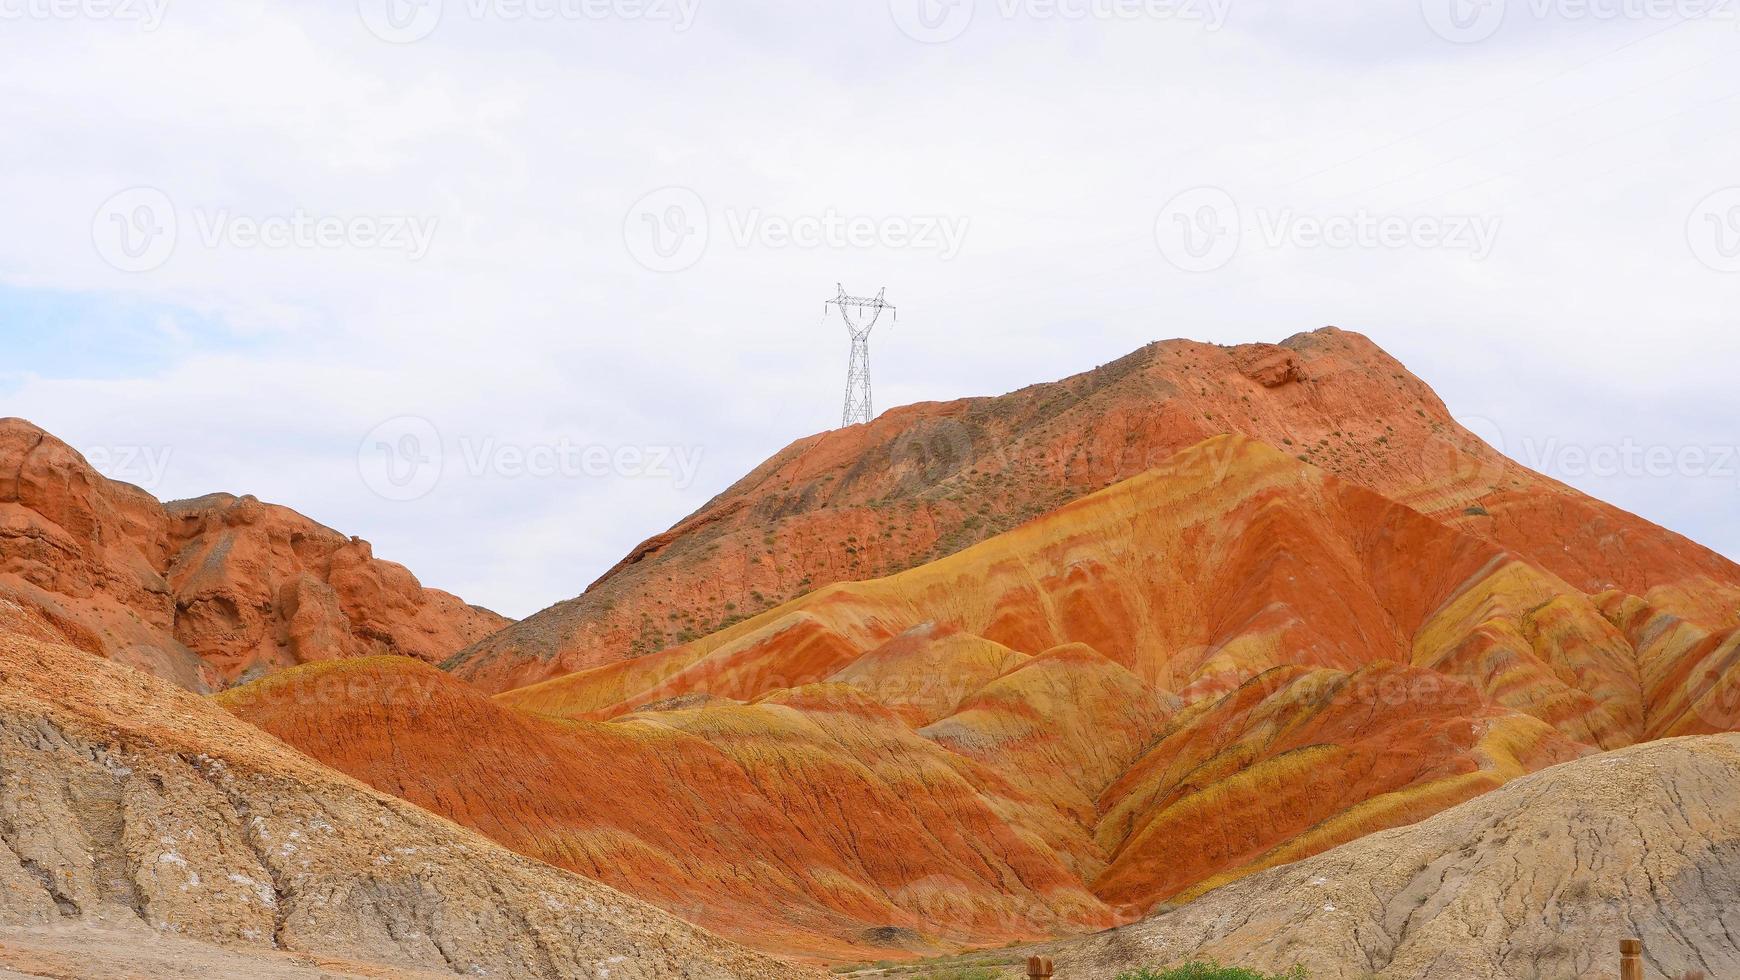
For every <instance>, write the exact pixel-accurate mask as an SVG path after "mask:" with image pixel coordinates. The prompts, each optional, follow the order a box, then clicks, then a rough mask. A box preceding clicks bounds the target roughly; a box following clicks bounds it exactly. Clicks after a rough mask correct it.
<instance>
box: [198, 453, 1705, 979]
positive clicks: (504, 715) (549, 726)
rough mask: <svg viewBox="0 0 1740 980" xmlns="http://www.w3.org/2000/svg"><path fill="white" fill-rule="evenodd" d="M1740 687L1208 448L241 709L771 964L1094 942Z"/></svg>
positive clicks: (1675, 726)
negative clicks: (592, 658)
mask: <svg viewBox="0 0 1740 980" xmlns="http://www.w3.org/2000/svg"><path fill="white" fill-rule="evenodd" d="M1591 506H1593V505H1592V504H1591ZM1629 520H1631V521H1635V519H1634V518H1632V519H1629ZM1636 525H1637V526H1638V527H1647V525H1643V524H1642V522H1636ZM1525 536H1526V535H1525ZM1693 554H1694V557H1697V556H1698V555H1701V554H1703V553H1702V552H1701V551H1694V553H1693ZM1662 594H1664V595H1670V596H1673V595H1678V593H1674V592H1671V591H1670V592H1664V593H1662ZM1693 598H1694V599H1695V595H1694V596H1693ZM1737 659H1740V631H1737V630H1735V629H1732V628H1729V629H1725V630H1723V629H1711V628H1707V627H1703V626H1698V625H1696V624H1693V623H1691V622H1689V621H1687V620H1685V619H1683V618H1681V617H1678V616H1676V615H1674V614H1672V613H1670V612H1667V611H1665V610H1664V609H1663V608H1661V607H1660V606H1658V605H1656V604H1654V603H1652V602H1651V601H1649V600H1646V599H1644V598H1641V597H1636V596H1629V595H1627V594H1625V593H1623V592H1621V591H1617V590H1612V591H1602V592H1596V593H1594V594H1591V593H1590V592H1588V591H1585V590H1584V589H1582V588H1579V587H1578V586H1576V585H1573V584H1572V583H1571V582H1569V581H1567V580H1566V579H1565V578H1564V577H1563V576H1562V575H1560V574H1558V573H1556V572H1554V571H1553V570H1551V569H1549V568H1546V567H1543V564H1542V563H1540V562H1537V561H1535V560H1533V559H1531V558H1529V557H1526V556H1524V555H1522V554H1520V553H1519V552H1518V551H1516V550H1512V549H1509V548H1506V547H1504V546H1503V545H1501V544H1498V543H1496V542H1494V541H1492V540H1490V539H1489V538H1486V537H1483V536H1480V535H1476V534H1472V533H1469V532H1468V531H1467V530H1464V529H1461V528H1458V527H1455V526H1452V525H1451V524H1449V523H1447V522H1444V521H1440V520H1437V519H1435V518H1433V517H1431V516H1428V515H1426V514H1422V513H1420V512H1419V511H1417V510H1415V509H1413V508H1410V507H1407V506H1404V505H1402V504H1400V503H1398V502H1396V501H1394V500H1392V499H1389V498H1387V497H1384V496H1382V495H1380V494H1378V493H1376V492H1373V491H1372V490H1370V489H1368V488H1366V487H1365V486H1362V485H1360V484H1359V483H1357V482H1355V481H1353V480H1351V479H1345V478H1342V477H1338V476H1336V475H1334V474H1332V473H1330V472H1327V471H1326V470H1325V469H1324V468H1320V467H1316V466H1312V465H1309V464H1306V463H1303V462H1301V461H1299V460H1297V459H1296V458H1294V456H1293V455H1290V454H1288V453H1285V452H1282V451H1279V450H1277V449H1275V448H1273V447H1270V446H1266V445H1263V444H1262V443H1259V442H1256V441H1254V440H1251V439H1248V438H1244V437H1239V436H1223V437H1218V438H1215V439H1211V440H1209V441H1207V442H1205V443H1203V444H1201V445H1199V446H1196V447H1193V448H1191V449H1189V450H1187V451H1185V452H1183V453H1180V454H1177V455H1176V456H1174V457H1172V458H1170V459H1168V460H1165V461H1163V462H1162V463H1161V465H1159V466H1157V467H1155V468H1153V469H1152V470H1150V471H1148V472H1145V473H1143V474H1141V475H1139V476H1136V477H1134V478H1131V479H1128V480H1125V481H1122V482H1120V483H1118V484H1116V485H1115V486H1113V487H1110V488H1108V489H1106V490H1104V491H1102V492H1099V493H1096V494H1092V495H1090V496H1088V497H1086V498H1083V499H1080V500H1078V501H1075V502H1073V503H1070V504H1068V505H1066V506H1063V507H1060V508H1058V509H1057V510H1055V511H1053V512H1050V513H1048V514H1045V515H1042V516H1041V517H1039V518H1037V519H1035V520H1033V521H1031V522H1029V523H1028V524H1026V525H1024V526H1022V527H1019V528H1016V529H1014V530H1011V531H1008V532H1005V533H1003V534H1000V535H998V536H996V537H994V538H992V539H990V540H987V541H985V542H982V543H980V544H978V545H975V546H973V547H970V548H967V549H965V550H963V551H961V552H959V553H957V554H954V555H952V556H950V557H947V558H943V559H939V560H936V561H933V562H930V563H927V564H925V565H922V566H920V567H918V568H914V569H911V570H908V571H906V572H903V573H900V574H896V575H893V576H889V577H885V578H882V579H876V580H866V581H861V582H856V583H842V584H838V585H834V586H830V587H827V588H824V589H820V590H817V591H816V592H814V593H811V594H809V595H807V596H805V597H803V598H801V599H798V600H795V601H793V602H790V603H787V604H785V605H783V606H781V607H779V608H777V609H774V610H771V611H769V612H767V613H764V614H761V615H759V616H756V617H753V618H751V619H749V620H747V621H745V622H742V623H738V624H735V625H733V626H731V627H729V628H726V629H723V630H720V631H718V632H716V633H713V634H711V635H709V636H707V637H703V638H700V639H697V640H694V641H692V642H690V643H687V644H684V645H681V646H678V647H674V648H671V649H668V650H665V651H663V652H661V653H658V654H655V655H650V656H645V657H639V658H634V659H628V660H622V661H617V662H614V663H610V664H606V665H603V666H599V667H595V668H592V669H590V670H586V671H581V672H578V673H574V674H570V675H567V676H563V677H560V678H557V679H554V680H551V681H549V682H546V683H543V684H539V685H536V686H532V687H526V688H522V689H518V690H515V691H512V692H509V693H506V694H503V695H499V696H498V697H496V698H495V699H494V703H491V702H489V701H486V700H485V699H483V698H481V697H479V696H478V695H477V694H475V693H474V692H471V691H467V690H466V689H464V688H463V687H461V686H460V685H458V684H455V683H453V682H451V681H448V680H446V679H445V678H441V677H440V676H439V675H436V674H433V673H432V672H430V671H428V670H426V669H423V668H419V667H417V666H416V665H414V664H410V663H408V662H404V661H377V662H369V663H363V664H331V665H313V666H310V667H306V668H301V669H298V670H296V671H292V672H288V673H285V674H283V675H280V676H278V677H275V678H272V679H269V680H267V681H265V682H262V683H260V684H257V685H253V686H250V687H247V688H243V689H240V690H237V691H234V692H230V693H229V694H227V695H225V697H224V703H225V705H226V706H227V707H229V708H230V709H231V710H233V711H235V712H236V713H238V714H239V715H240V716H241V717H243V718H245V719H248V720H251V721H254V722H255V723H257V724H259V725H261V726H263V727H264V728H266V729H267V730H268V731H270V732H271V733H273V734H275V735H277V736H279V737H280V738H282V739H284V740H285V741H287V742H289V743H290V744H292V745H295V746H297V747H298V748H301V749H302V750H303V751H305V752H308V753H309V754H311V755H313V756H314V757H316V758H318V759H320V760H322V761H324V762H327V763H328V764H330V765H333V766H334V767H336V768H339V769H341V770H343V771H345V772H348V773H350V774H352V775H354V776H356V777H358V778H359V779H362V780H364V781H365V782H368V783H370V784H371V785H373V786H375V787H376V788H379V789H382V790H385V791H387V792H391V793H394V794H396V795H401V796H403V797H405V798H407V799H410V800H412V801H414V802H417V803H419V804H420V805H423V806H425V807H428V808H430V809H432V810H434V811H436V812H437V813H441V814H443V815H445V816H449V817H451V818H452V819H454V820H456V821H458V822H460V823H462V824H466V825H468V826H471V827H474V828H476V829H478V830H480V831H482V832H483V833H485V834H487V835H489V836H491V837H494V838H495V839H497V840H499V841H501V842H502V843H504V844H507V845H508V846H510V847H512V848H514V849H516V850H520V851H522V852H523V853H526V854H530V855H533V856H535V857H539V858H541V859H543V860H546V861H550V862H551V863H554V864H557V865H560V866H562V867H567V868H570V869H573V870H578V871H580V872H582V873H584V874H588V875H593V876H597V877H599V878H601V879H602V880H605V881H607V882H609V883H611V884H613V885H616V886H617V887H620V888H622V889H624V890H626V891H629V892H631V893H633V894H636V895H638V896H640V897H643V898H646V899H648V900H649V901H652V902H654V903H655V904H659V905H662V906H664V907H665V908H667V909H672V910H676V911H677V912H678V913H679V914H681V915H684V916H685V917H692V918H694V919H696V920H697V921H699V922H701V923H702V924H704V925H707V926H709V927H710V928H713V929H716V930H718V931H720V932H722V933H724V934H726V935H728V936H731V937H733V938H737V939H739V940H741V941H744V942H745V943H747V944H749V945H752V946H755V947H757V948H761V949H764V950H770V951H777V952H782V953H788V954H807V955H812V956H817V957H821V958H827V959H876V958H881V957H883V956H888V955H899V954H900V952H901V951H902V950H904V949H911V950H936V949H949V948H958V947H960V946H965V945H985V944H992V945H995V944H1001V943H1004V942H1008V941H1010V940H1011V939H1019V938H1022V937H1024V936H1031V937H1037V936H1045V935H1057V934H1064V933H1068V932H1073V931H1082V930H1085V929H1090V928H1092V927H1095V926H1097V925H1100V924H1103V923H1105V922H1108V921H1111V920H1114V919H1122V918H1125V917H1134V916H1138V915H1141V914H1145V913H1147V912H1149V911H1151V910H1153V909H1156V908H1158V907H1162V906H1163V905H1165V904H1167V903H1176V902H1182V901H1189V900H1191V899H1192V898H1194V897H1195V896H1197V895H1200V894H1202V893H1203V892H1205V891H1207V890H1209V889H1212V888H1215V887H1217V886H1220V885H1223V884H1225V883H1228V882H1231V881H1235V880H1237V879H1240V878H1242V877H1244V876H1247V875H1250V874H1252V873H1255V872H1259V871H1262V870H1263V869H1266V868H1271V867H1274V866H1276V865H1279V864H1284V863H1287V862H1291V861H1296V860H1299V859H1301V858H1305V857H1309V856H1311V855H1314V854H1317V853H1320V852H1322V851H1324V850H1326V849H1330V848H1334V847H1336V846H1337V845H1340V844H1343V843H1346V842H1349V841H1353V840H1356V839H1358V838H1360V837H1362V836H1364V835H1366V834H1369V833H1372V832H1373V831H1378V830H1383V829H1386V828H1392V827H1399V826H1403V825H1407V824H1411V823H1413V822H1415V821H1418V820H1421V819H1423V818H1425V817H1428V816H1431V815H1433V814H1435V813H1438V812H1440V811H1443V810H1444V809H1446V808H1448V807H1452V806H1454V805H1456V804H1458V803H1461V802H1463V801H1466V800H1469V799H1471V798H1473V797H1476V796H1478V795H1481V794H1483V793H1486V792H1488V791H1490V790H1492V789H1495V788H1497V787H1499V786H1502V785H1504V784H1505V783H1507V782H1509V781H1510V780H1513V779H1515V778H1517V777H1519V776H1522V775H1524V774H1527V773H1529V772H1532V771H1535V770H1538V769H1540V768H1543V767H1546V766H1550V765H1553V764H1555V763H1559V762H1564V761H1568V760H1573V759H1577V758H1581V757H1583V756H1587V755H1591V754H1594V753H1596V752H1598V751H1600V750H1603V749H1613V748H1620V747H1623V746H1628V745H1631V744H1634V743H1637V742H1640V741H1644V740H1649V739H1655V738H1660V737H1664V736H1671V735H1680V734H1697V733H1703V732H1710V731H1727V730H1733V729H1735V728H1740V699H1737V698H1736V697H1735V695H1736V693H1740V669H1737V668H1736V666H1735V663H1736V661H1737Z"/></svg>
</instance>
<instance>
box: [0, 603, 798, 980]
mask: <svg viewBox="0 0 1740 980" xmlns="http://www.w3.org/2000/svg"><path fill="white" fill-rule="evenodd" d="M0 772H3V773H4V776H5V778H4V780H3V781H0V840H3V842H4V846H3V847H0V926H11V927H18V926H34V927H38V928H42V927H53V928H55V929H58V930H61V931H63V932H64V930H66V929H69V928H73V929H76V928H83V927H89V928H93V929H97V930H102V932H101V933H100V934H101V935H107V934H109V933H110V932H112V931H113V930H130V931H132V932H134V933H141V932H143V933H146V934H151V933H158V934H170V935H173V936H175V937H178V938H179V939H184V940H195V941H199V942H204V943H214V944H220V945H223V946H227V947H233V948H236V949H239V950H242V951H247V950H255V951H259V952H262V953H270V952H273V951H303V952H318V953H320V954H321V955H323V956H330V957H338V958H344V959H349V960H356V961H363V962H370V963H385V964H389V965H393V966H398V967H404V968H407V969H415V970H422V971H429V972H432V973H439V974H444V975H453V974H462V975H491V976H524V977H550V978H556V977H575V976H594V977H602V976H609V977H646V978H651V977H683V978H690V977H709V978H728V977H744V978H749V977H755V978H762V977H774V978H784V977H793V978H795V977H798V976H804V975H807V974H805V973H803V972H802V971H800V970H797V969H794V968H791V967H788V966H785V965H783V964H780V963H776V962H774V961H771V960H768V959H765V958H763V957H760V956H757V955H755V954H752V953H749V952H747V951H744V950H742V949H739V948H737V947H734V946H732V945H731V944H729V943H727V942H725V941H723V940H721V939H718V938H717V937H715V936H712V935H710V934H708V933H705V932H702V931H700V930H697V929H694V928H692V927H690V926H688V925H685V924H684V923H681V922H679V921H677V920H675V919H673V918H671V917H669V916H667V915H665V914H664V913H661V912H658V911H656V910H654V909H652V908H650V907H648V906H645V905H643V904H641V903H640V902H638V901H635V900H634V899H631V898H628V897H627V896H624V895H622V894H620V893H618V892H616V891H613V890H611V889H609V888H607V887H604V886H602V885H599V884H597V883H595V882H591V881H587V880H585V879H582V878H579V877H577V876H575V875H571V874H568V873H566V872H563V871H559V870H556V869H554V868H550V867H548V866H546V865H543V864H540V863H538V862H535V861H530V860H527V859H526V858H523V857H520V856H518V855H515V854H513V853H510V852H508V851H506V850H503V849H502V848H500V847H499V846H497V845H495V844H492V843H490V842H489V841H486V840H484V839H483V838H481V837H478V836H476V835H475V834H472V833H470V832H469V831H465V830H462V829H460V828H458V827H455V826H453V825H452V824H451V823H449V822H447V821H445V820H441V819H439V818H437V817H434V816H431V815H430V814H428V813H426V812H425V811H423V810H420V809H418V808H417V807H414V806H411V805H410V804H408V803H404V802H402V801H400V800H396V799H393V798H391V797H388V796H385V795H382V794H380V793H377V792H375V791H373V790H371V789H368V788H367V787H365V786H363V785H361V784H359V783H357V782H355V781H354V780H351V779H349V778H347V777H345V776H342V775H340V774H338V773H336V772H334V771H332V770H330V769H327V768H325V767H324V766H321V765H318V764H316V763H314V762H312V761H310V760H308V759H307V758H306V757H304V756H302V755H300V754H298V753H296V752H294V751H292V750H290V749H288V748H286V747H285V746H284V745H283V744H282V743H280V742H278V741H277V740H275V739H273V738H271V737H269V736H267V735H265V734H263V733H261V732H260V731H259V730H258V729H255V728H253V727H252V726H249V725H246V724H243V723H242V722H239V721H237V720H235V719H234V718H232V717H230V716H229V715H228V714H226V713H225V712H223V711H222V710H221V709H219V708H218V707H217V706H215V705H213V704H211V703H210V701H208V700H204V699H201V698H198V697H195V696H192V695H189V694H186V693H184V692H182V691H179V690H177V689H175V688H173V687H172V686H170V685H168V684H165V683H163V682H162V681H159V680H157V679H156V678H152V677H149V676H146V675H144V674H140V673H138V672H136V671H130V670H126V669H122V668H120V667H117V666H114V665H112V664H108V663H104V662H102V661H100V660H97V659H94V658H92V657H90V656H88V655H86V654H82V653H80V652H77V651H74V650H71V649H69V648H66V647H58V646H53V645H49V644H44V643H39V642H36V641H33V640H28V639H24V638H22V637H21V636H19V635H15V634H13V633H11V632H9V631H7V630H0ZM148 942H149V940H147V943H148Z"/></svg>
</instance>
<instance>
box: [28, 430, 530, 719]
mask: <svg viewBox="0 0 1740 980" xmlns="http://www.w3.org/2000/svg"><path fill="white" fill-rule="evenodd" d="M0 596H3V597H6V598H9V599H10V600H12V601H13V602H15V603H17V604H18V605H20V606H22V607H25V608H27V609H29V610H30V611H31V615H32V616H33V617H35V618H36V619H37V620H38V621H39V622H40V623H43V624H46V625H48V626H49V627H51V628H52V629H53V630H54V631H55V632H56V633H57V634H58V635H60V636H61V637H63V638H64V639H65V640H66V641H67V642H68V643H71V644H72V645H74V646H77V647H78V648H80V649H82V650H86V651H89V652H91V653H97V654H100V655H102V656H105V657H108V658H109V659H112V660H115V661H117V662H119V663H125V664H127V665H129V666H132V667H136V668H138V669H141V670H145V671H147V672H148V673H152V674H155V675H157V676H159V677H162V678H165V679H167V680H170V681H173V682H174V683H176V684H179V685H180V686H182V687H185V688H188V689H190V690H195V691H204V690H213V689H220V688H223V687H227V686H229V685H230V684H233V683H236V682H238V681H243V680H248V679H252V678H254V677H259V676H262V675H264V674H267V673H270V672H272V671H274V670H278V669H281V668H283V667H286V666H291V665H294V664H298V663H306V662H308V661H312V660H327V659H332V658H335V657H354V656H366V655H370V654H379V653H389V654H399V655H404V656H412V657H417V658H419V659H423V660H428V661H435V660H439V659H441V658H443V657H446V656H448V655H449V654H451V653H453V651H455V650H457V649H459V648H461V647H463V646H465V645H466V644H468V643H471V642H473V641H475V640H477V639H479V638H481V637H483V636H485V635H487V634H489V633H491V632H493V631H495V630H496V629H499V628H501V627H502V626H504V625H506V624H507V622H508V620H506V619H504V618H503V617H501V616H497V615H496V614H495V613H492V612H489V611H488V610H485V609H480V608H478V607H475V606H469V605H466V604H465V603H464V602H461V601H460V600H459V599H458V598H456V597H454V596H452V595H449V594H447V593H445V592H441V591H438V590H435V589H425V588H423V586H422V585H421V584H420V583H419V582H418V581H417V579H416V578H415V577H414V576H413V575H412V574H411V573H410V572H409V571H408V570H406V569H405V568H404V567H403V566H400V565H395V564H393V563H391V562H386V561H381V560H379V559H377V558H375V557H374V555H373V552H372V550H371V549H370V547H369V544H368V542H366V541H363V540H361V539H359V538H353V537H348V536H346V535H343V534H340V533H338V532H337V531H334V530H332V529H330V528H327V527H323V526H321V525H319V524H316V523H315V522H313V521H311V520H309V519H308V518H306V517H303V516H302V515H300V514H298V513H296V512H295V511H292V510H290V509H288V508H285V507H279V506H275V505H272V504H267V503H262V502H261V501H259V500H257V499H255V498H253V497H235V496H231V495H229V494H213V495H211V496H207V497H200V498H198V499H195V500H182V501H175V502H173V503H170V504H167V505H164V504H159V503H158V502H157V501H156V500H155V499H154V498H152V497H151V496H150V495H149V494H147V493H145V492H144V491H143V490H140V489H139V488H137V487H133V486H130V485H128V484H125V483H119V482H116V481H114V480H109V479H107V478H105V477H103V476H102V475H101V474H99V473H98V472H97V471H96V470H94V469H93V468H92V467H91V466H90V465H89V463H87V462H86V461H85V459H84V458H83V457H82V456H80V455H79V454H78V453H77V452H76V451H74V450H73V449H72V448H71V447H69V446H67V445H66V444H65V443H63V442H61V441H60V440H58V439H55V438H54V437H53V436H51V435H48V434H47V433H45V432H43V431H42V430H40V429H38V428H36V427H35V426H33V425H31V424H29V423H28V422H24V421H23V420H20V419H0Z"/></svg>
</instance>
